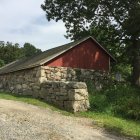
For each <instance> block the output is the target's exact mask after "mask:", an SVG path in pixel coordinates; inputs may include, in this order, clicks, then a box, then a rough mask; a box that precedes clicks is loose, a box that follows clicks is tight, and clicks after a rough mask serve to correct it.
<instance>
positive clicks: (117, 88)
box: [87, 84, 140, 120]
mask: <svg viewBox="0 0 140 140" xmlns="http://www.w3.org/2000/svg"><path fill="white" fill-rule="evenodd" d="M87 85H88V89H89V96H90V105H91V111H93V110H94V111H96V112H105V113H107V114H112V115H116V116H121V117H124V118H130V119H135V120H140V89H139V88H135V87H132V86H130V85H122V84H117V85H111V86H110V87H106V88H104V89H102V90H101V91H96V90H95V89H94V90H91V89H93V88H94V87H92V85H91V84H87Z"/></svg>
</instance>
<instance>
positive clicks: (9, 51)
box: [0, 41, 41, 67]
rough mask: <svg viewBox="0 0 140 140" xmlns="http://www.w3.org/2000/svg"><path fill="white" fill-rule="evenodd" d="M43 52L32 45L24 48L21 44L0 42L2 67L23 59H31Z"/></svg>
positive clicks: (0, 62)
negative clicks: (30, 57)
mask: <svg viewBox="0 0 140 140" xmlns="http://www.w3.org/2000/svg"><path fill="white" fill-rule="evenodd" d="M39 52H41V50H40V49H37V48H36V47H34V46H33V45H31V44H30V43H25V44H24V46H23V47H20V45H19V44H17V43H16V44H13V43H10V42H7V43H5V42H4V41H0V67H1V66H4V65H5V64H8V63H10V62H12V61H15V60H17V59H20V58H22V57H29V56H32V55H34V54H36V53H39Z"/></svg>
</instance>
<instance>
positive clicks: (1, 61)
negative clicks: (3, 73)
mask: <svg viewBox="0 0 140 140" xmlns="http://www.w3.org/2000/svg"><path fill="white" fill-rule="evenodd" d="M2 66H4V61H3V60H1V59H0V67H2Z"/></svg>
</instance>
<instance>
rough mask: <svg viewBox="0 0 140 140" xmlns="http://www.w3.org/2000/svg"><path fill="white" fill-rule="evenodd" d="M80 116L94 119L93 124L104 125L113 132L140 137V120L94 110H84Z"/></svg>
mask: <svg viewBox="0 0 140 140" xmlns="http://www.w3.org/2000/svg"><path fill="white" fill-rule="evenodd" d="M80 116H83V117H88V118H92V119H94V120H95V121H94V122H93V125H98V126H100V127H103V128H105V129H106V130H107V131H109V132H111V133H115V134H117V135H124V136H129V137H133V138H137V139H140V122H136V121H132V120H128V119H123V118H119V117H115V116H111V115H108V114H105V113H101V112H100V113H97V112H93V111H92V112H91V111H89V112H82V113H80Z"/></svg>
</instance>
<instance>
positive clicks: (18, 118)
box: [0, 99, 124, 140]
mask: <svg viewBox="0 0 140 140" xmlns="http://www.w3.org/2000/svg"><path fill="white" fill-rule="evenodd" d="M0 140H124V138H120V137H116V136H113V135H110V134H106V133H105V132H104V131H103V130H101V129H95V128H93V127H92V120H90V119H86V118H77V117H70V116H64V115H62V114H60V113H58V112H55V111H52V110H50V109H43V108H39V107H37V106H33V105H29V104H26V103H22V102H17V101H10V100H3V99H0Z"/></svg>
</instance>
